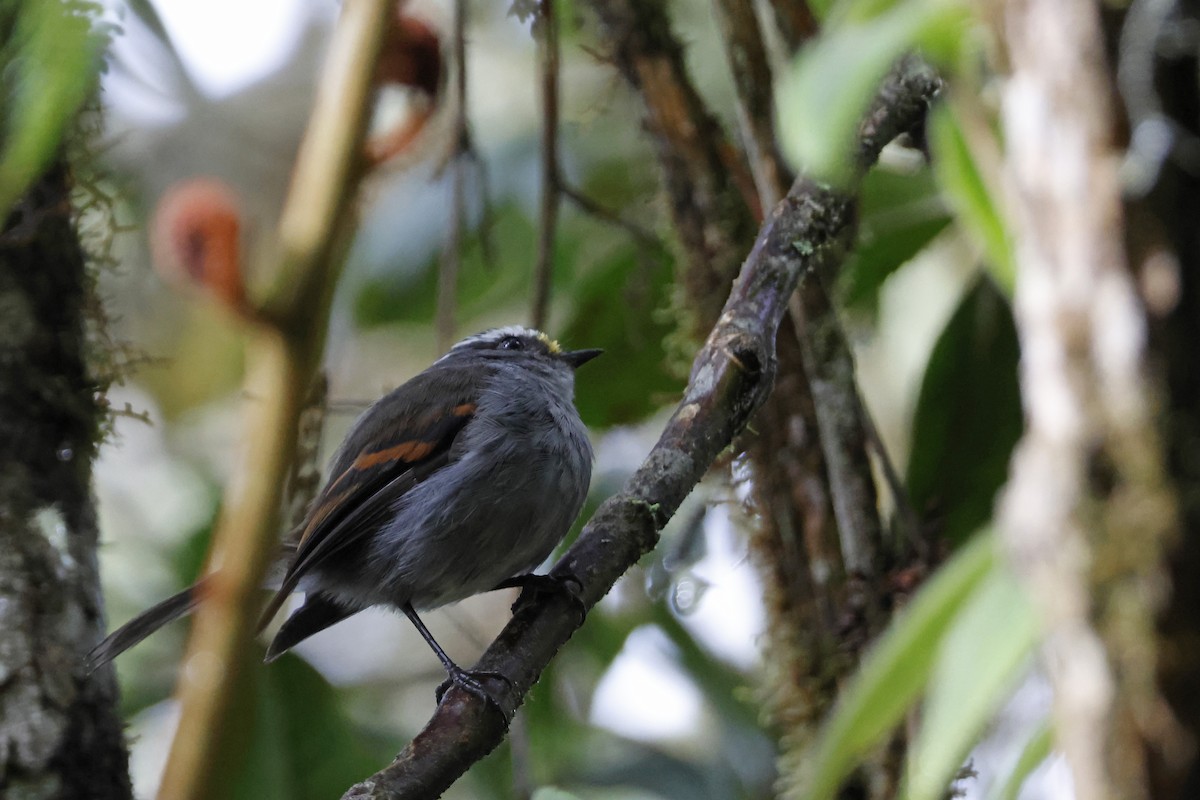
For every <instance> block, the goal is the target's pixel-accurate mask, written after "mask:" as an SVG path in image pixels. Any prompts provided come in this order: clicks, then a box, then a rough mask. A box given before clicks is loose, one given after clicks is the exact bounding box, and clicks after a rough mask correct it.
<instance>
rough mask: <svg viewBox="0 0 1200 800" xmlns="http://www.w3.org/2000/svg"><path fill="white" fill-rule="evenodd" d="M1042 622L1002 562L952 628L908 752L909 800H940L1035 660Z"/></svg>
mask: <svg viewBox="0 0 1200 800" xmlns="http://www.w3.org/2000/svg"><path fill="white" fill-rule="evenodd" d="M1038 627H1039V626H1038V619H1037V614H1036V613H1035V611H1034V608H1033V605H1032V603H1031V602H1030V601H1029V598H1028V596H1027V594H1026V592H1025V590H1024V589H1023V588H1022V587H1021V586H1020V585H1019V584H1018V583H1017V579H1016V577H1015V576H1013V574H1012V573H1011V572H1010V571H1009V570H1008V569H1007V568H1006V567H1005V566H1004V565H1003V564H996V565H995V566H994V567H993V568H992V570H991V572H990V573H989V574H988V576H987V578H986V579H985V580H984V581H983V583H981V584H980V585H979V586H978V587H976V589H975V591H974V592H973V593H972V595H971V598H970V600H969V602H967V604H966V606H965V607H964V608H963V609H962V611H961V612H960V613H959V615H958V618H957V619H956V620H955V622H954V626H953V627H952V628H951V629H950V631H949V632H948V633H947V635H946V638H945V640H944V641H943V642H942V644H941V648H940V650H939V654H938V662H937V667H936V668H935V670H934V675H933V680H932V681H931V682H930V684H929V691H928V693H927V696H926V701H925V713H924V715H923V719H922V721H921V729H920V732H919V733H918V734H917V738H916V741H915V742H913V746H912V749H911V751H910V753H909V774H908V777H907V779H908V800H938V798H941V797H943V796H945V793H946V787H948V786H949V785H950V783H951V781H952V780H953V779H954V775H955V773H956V772H957V771H958V769H959V767H960V766H962V763H963V761H964V760H966V757H967V754H968V753H970V751H971V748H972V747H973V746H974V745H975V743H976V741H977V740H978V738H979V735H980V733H981V732H982V731H983V730H984V727H985V726H986V725H987V723H988V722H989V721H990V720H991V718H992V717H993V715H995V713H996V711H997V710H998V709H999V708H1000V705H1001V704H1002V703H1003V702H1004V700H1005V698H1007V697H1008V695H1009V694H1010V692H1011V690H1012V688H1013V686H1014V684H1015V683H1016V681H1017V678H1019V677H1020V675H1021V672H1022V670H1023V668H1024V666H1025V664H1026V663H1027V661H1028V658H1029V655H1030V653H1031V652H1032V651H1033V648H1034V645H1035V644H1036V643H1037V638H1038Z"/></svg>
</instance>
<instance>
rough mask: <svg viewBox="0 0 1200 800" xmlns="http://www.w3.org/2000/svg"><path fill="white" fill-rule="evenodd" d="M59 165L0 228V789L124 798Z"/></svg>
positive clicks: (74, 247)
mask: <svg viewBox="0 0 1200 800" xmlns="http://www.w3.org/2000/svg"><path fill="white" fill-rule="evenodd" d="M69 190H70V176H69V174H68V171H67V168H66V166H65V164H63V163H62V162H59V163H57V164H55V165H54V166H53V167H52V168H51V169H50V170H49V171H48V172H47V173H46V174H45V175H44V176H43V177H42V178H41V180H40V181H39V182H37V183H36V184H34V186H33V187H32V189H31V190H30V191H29V192H28V194H27V195H26V196H25V197H24V198H23V199H22V201H21V202H19V203H18V205H17V207H16V208H15V209H14V210H13V211H12V213H11V214H10V215H9V217H8V219H7V220H5V224H4V230H3V233H2V234H0V796H3V797H6V798H14V799H15V798H22V799H23V800H24V799H25V798H29V799H32V798H37V799H38V800H41V799H42V798H45V800H51V799H53V798H63V799H64V800H65V799H66V798H72V799H73V798H82V797H86V798H95V799H96V800H120V799H122V798H129V797H130V796H131V790H130V786H129V772H128V767H127V763H126V762H127V756H126V751H125V744H124V740H123V738H122V733H121V722H120V719H119V717H118V716H117V714H116V709H115V706H116V685H115V681H114V678H113V673H112V671H111V668H106V669H104V670H101V671H99V672H97V673H96V674H93V675H90V676H88V675H85V674H84V673H83V669H82V663H83V661H82V660H83V655H84V654H85V653H86V652H87V650H88V648H89V647H91V645H92V644H93V643H94V642H95V641H97V640H98V639H99V638H100V636H101V634H102V632H103V629H104V620H103V614H102V611H101V599H100V582H99V575H98V569H97V563H96V544H97V529H96V515H95V509H94V507H93V503H92V496H91V488H90V477H91V467H92V460H93V458H94V456H95V452H96V445H97V439H98V437H99V427H98V420H99V415H100V412H99V408H98V406H97V386H96V385H95V383H94V382H93V380H92V379H91V377H89V374H88V370H87V366H86V364H85V360H84V330H85V324H84V313H85V308H86V305H87V303H88V302H89V296H88V286H87V284H88V280H87V277H86V273H85V269H84V257H83V253H82V250H81V248H80V245H79V240H78V238H77V236H76V232H75V230H74V228H73V225H72V221H71V216H70V206H69V203H68V194H69Z"/></svg>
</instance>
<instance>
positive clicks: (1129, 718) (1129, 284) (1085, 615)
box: [996, 0, 1195, 800]
mask: <svg viewBox="0 0 1200 800" xmlns="http://www.w3.org/2000/svg"><path fill="white" fill-rule="evenodd" d="M996 10H997V12H998V13H997V17H998V18H999V19H1000V20H1001V24H1002V35H1003V38H1004V40H1005V41H1006V44H1007V46H1008V50H1009V61H1010V63H1011V70H1012V73H1011V75H1010V76H1009V77H1008V79H1007V80H1006V82H1005V84H1004V87H1003V89H1002V103H1003V105H1002V119H1003V123H1004V132H1005V141H1006V143H1007V146H1008V154H1007V164H1006V167H1007V169H1008V173H1009V178H1010V180H1011V181H1012V186H1013V188H1014V190H1015V193H1016V195H1017V199H1018V201H1019V202H1017V203H1015V204H1014V208H1016V209H1017V210H1018V217H1017V231H1016V237H1015V239H1016V254H1017V263H1018V267H1019V269H1018V273H1017V285H1016V293H1015V297H1014V312H1015V315H1016V319H1017V323H1018V330H1019V333H1020V337H1021V354H1022V355H1021V393H1022V400H1023V403H1024V406H1025V413H1026V431H1025V434H1024V436H1023V437H1022V439H1021V442H1020V444H1019V445H1018V448H1017V451H1016V454H1015V456H1014V459H1013V462H1012V470H1011V478H1010V481H1009V484H1008V487H1007V489H1006V491H1005V495H1004V497H1003V499H1002V504H1001V521H1002V524H1003V533H1004V537H1005V539H1006V542H1007V545H1008V547H1009V548H1010V550H1011V552H1012V555H1013V560H1014V563H1015V566H1016V567H1017V568H1018V569H1019V570H1020V571H1021V573H1022V575H1023V577H1024V579H1025V581H1026V583H1027V585H1028V586H1029V588H1030V590H1031V592H1032V593H1033V595H1034V597H1035V598H1036V599H1037V601H1038V605H1039V609H1040V610H1041V612H1042V615H1043V617H1044V620H1045V625H1046V637H1045V649H1046V656H1047V657H1046V659H1045V663H1046V667H1047V671H1048V674H1049V676H1050V680H1051V682H1052V684H1053V685H1054V690H1055V722H1056V724H1055V728H1056V737H1055V738H1056V743H1057V744H1058V745H1059V746H1060V747H1061V748H1062V751H1063V753H1064V755H1065V756H1066V758H1067V761H1068V763H1069V764H1070V766H1071V769H1072V772H1073V775H1074V783H1075V791H1076V793H1077V794H1078V796H1079V797H1087V798H1096V799H1097V800H1104V799H1105V798H1117V797H1120V798H1139V797H1146V796H1148V795H1149V790H1148V788H1147V783H1148V782H1147V780H1146V764H1145V753H1146V748H1145V744H1146V743H1147V741H1149V742H1156V743H1157V744H1159V745H1160V746H1161V745H1164V744H1167V743H1170V742H1173V741H1177V740H1178V736H1177V735H1176V732H1175V731H1174V730H1173V725H1172V724H1171V723H1170V717H1169V715H1168V714H1166V713H1164V709H1163V708H1162V706H1161V703H1160V701H1159V699H1158V698H1157V696H1156V694H1155V691H1154V688H1153V684H1152V682H1151V681H1148V680H1147V679H1146V676H1147V675H1149V674H1152V673H1153V670H1154V664H1155V660H1156V657H1157V653H1156V650H1155V642H1154V640H1153V613H1154V608H1153V607H1152V603H1153V602H1154V599H1155V598H1154V597H1153V595H1154V592H1148V591H1146V587H1148V586H1151V585H1156V584H1158V583H1160V582H1161V580H1162V578H1161V575H1160V574H1159V570H1160V569H1161V559H1162V555H1163V551H1164V547H1165V546H1166V544H1167V543H1168V542H1169V541H1170V540H1171V538H1172V537H1173V536H1174V535H1175V534H1176V524H1177V523H1176V521H1175V510H1174V507H1173V501H1172V499H1171V497H1170V495H1169V492H1168V491H1167V488H1166V486H1165V478H1164V475H1163V460H1162V448H1161V443H1160V439H1159V436H1158V432H1157V430H1156V426H1155V419H1156V417H1157V414H1158V408H1157V404H1156V402H1155V401H1154V391H1153V390H1152V389H1150V388H1149V387H1148V386H1147V379H1146V374H1145V363H1144V359H1145V344H1146V343H1145V336H1146V320H1145V316H1144V312H1143V309H1142V307H1141V303H1140V301H1139V299H1138V296H1137V290H1136V287H1135V285H1134V282H1133V280H1132V276H1131V274H1130V271H1129V266H1128V264H1127V262H1126V249H1125V242H1124V241H1123V237H1122V231H1123V229H1124V224H1125V219H1124V214H1123V209H1122V202H1121V191H1122V187H1121V183H1120V177H1119V174H1118V166H1119V164H1120V161H1121V151H1120V149H1119V145H1118V141H1117V135H1118V133H1117V132H1118V130H1119V129H1120V124H1121V122H1120V120H1119V118H1118V116H1117V114H1118V112H1117V110H1116V109H1115V108H1114V107H1113V104H1112V98H1113V97H1114V95H1115V93H1114V91H1113V86H1112V83H1111V78H1110V76H1111V72H1110V68H1109V65H1108V64H1107V58H1106V53H1105V46H1104V37H1103V26H1102V21H1101V19H1100V11H1099V8H1098V7H1097V5H1096V4H1095V3H1092V2H1089V0H1012V1H1011V2H1006V3H1002V4H997V9H996ZM1190 80H1192V81H1194V80H1195V76H1194V74H1193V75H1192V76H1191V78H1190ZM1192 224H1193V225H1194V221H1193V222H1192ZM1192 363H1194V361H1193V362H1192ZM1131 543H1136V544H1135V545H1133V546H1131Z"/></svg>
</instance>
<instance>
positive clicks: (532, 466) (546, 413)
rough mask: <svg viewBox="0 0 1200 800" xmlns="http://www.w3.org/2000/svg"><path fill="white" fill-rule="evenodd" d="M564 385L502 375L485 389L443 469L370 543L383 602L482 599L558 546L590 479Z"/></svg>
mask: <svg viewBox="0 0 1200 800" xmlns="http://www.w3.org/2000/svg"><path fill="white" fill-rule="evenodd" d="M571 379H572V376H571V375H570V373H569V372H566V373H565V374H555V373H549V374H548V375H546V376H540V375H529V374H524V372H517V371H509V372H502V373H500V374H499V375H497V376H496V377H495V378H494V379H493V380H492V381H490V382H489V384H488V386H487V387H486V388H485V390H484V391H483V392H482V394H481V396H480V398H479V402H478V404H477V407H476V411H475V415H474V416H473V418H472V419H471V421H470V422H468V423H467V425H466V426H465V427H464V428H463V430H462V432H461V433H460V434H459V436H458V438H457V440H456V441H455V443H454V446H453V448H452V450H451V459H450V464H449V465H448V466H446V467H444V468H442V469H441V470H439V471H438V472H437V473H435V474H434V475H433V476H431V477H430V478H429V479H427V480H426V481H424V482H423V483H421V484H420V485H418V486H417V487H415V488H414V489H413V490H412V491H410V492H409V493H408V494H407V495H405V497H403V498H401V500H400V501H399V503H398V504H397V508H396V516H395V518H394V520H393V521H392V522H391V523H390V524H389V525H388V526H386V528H385V529H384V531H382V534H383V535H382V536H380V537H379V546H378V548H376V549H377V550H378V551H379V552H377V553H376V554H375V556H376V559H377V560H376V561H375V563H376V564H381V563H386V564H388V565H389V566H388V567H387V569H386V574H385V575H381V578H383V579H384V580H383V583H384V584H385V585H386V587H387V589H386V590H387V592H388V594H389V595H390V598H389V599H390V600H391V602H405V601H409V602H412V603H413V605H414V606H416V607H418V608H432V607H436V606H439V605H442V604H444V603H448V602H453V601H454V600H459V599H462V598H464V597H468V596H470V595H473V594H478V593H479V592H483V591H487V590H489V589H491V588H493V587H494V586H495V585H496V584H498V583H500V582H501V581H503V580H504V579H506V578H509V577H512V576H513V575H518V574H522V573H525V572H528V571H530V570H532V569H533V568H535V567H536V566H537V565H538V564H540V563H541V562H542V561H543V560H544V559H545V558H546V557H547V556H548V555H549V554H550V552H551V551H552V550H553V549H554V547H555V546H556V545H557V544H558V543H559V542H560V541H561V540H562V538H563V536H564V535H565V534H566V532H567V530H568V529H569V528H570V525H571V523H572V522H573V521H574V519H575V517H576V516H577V515H578V513H579V509H580V508H581V506H582V505H583V501H584V499H585V497H586V495H587V489H588V484H589V482H590V480H591V470H592V449H591V445H590V443H589V442H588V438H587V431H586V429H585V428H584V426H583V423H582V422H581V421H580V419H579V414H578V412H577V411H576V410H575V407H574V404H573V402H572V384H571Z"/></svg>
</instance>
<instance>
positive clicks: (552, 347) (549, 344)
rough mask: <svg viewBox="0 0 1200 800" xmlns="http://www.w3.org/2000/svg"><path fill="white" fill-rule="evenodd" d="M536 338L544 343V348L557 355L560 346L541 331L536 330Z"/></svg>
mask: <svg viewBox="0 0 1200 800" xmlns="http://www.w3.org/2000/svg"><path fill="white" fill-rule="evenodd" d="M537 338H538V341H540V342H541V343H542V344H544V345H546V349H547V350H549V351H550V352H551V353H552V354H553V355H558V354H559V353H561V352H562V346H561V345H560V344H559V343H558V342H556V341H555V340H553V339H551V338H550V337H549V336H547V335H546V334H544V333H542V332H541V331H538V335H537Z"/></svg>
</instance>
